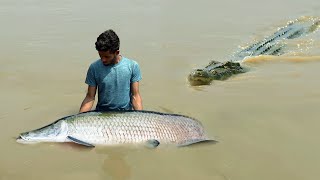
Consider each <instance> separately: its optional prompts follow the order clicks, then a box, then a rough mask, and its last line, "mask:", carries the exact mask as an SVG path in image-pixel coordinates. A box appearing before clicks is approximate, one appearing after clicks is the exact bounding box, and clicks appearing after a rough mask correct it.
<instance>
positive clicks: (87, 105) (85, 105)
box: [79, 86, 97, 113]
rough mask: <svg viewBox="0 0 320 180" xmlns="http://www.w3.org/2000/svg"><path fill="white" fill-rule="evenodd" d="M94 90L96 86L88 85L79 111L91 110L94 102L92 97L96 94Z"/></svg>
mask: <svg viewBox="0 0 320 180" xmlns="http://www.w3.org/2000/svg"><path fill="white" fill-rule="evenodd" d="M96 90H97V87H96V86H88V91H87V95H86V97H85V98H84V100H83V101H82V104H81V106H80V110H79V112H80V113H81V112H86V111H90V110H91V108H92V106H93V103H94V98H95V96H96Z"/></svg>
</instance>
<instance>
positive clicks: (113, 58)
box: [95, 29, 120, 65]
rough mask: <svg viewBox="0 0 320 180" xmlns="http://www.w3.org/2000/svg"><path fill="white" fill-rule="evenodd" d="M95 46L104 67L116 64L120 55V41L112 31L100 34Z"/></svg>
mask: <svg viewBox="0 0 320 180" xmlns="http://www.w3.org/2000/svg"><path fill="white" fill-rule="evenodd" d="M95 45H96V50H97V51H98V53H99V56H100V58H101V61H102V62H103V64H104V65H109V64H115V63H117V58H118V55H119V53H120V51H119V48H120V40H119V37H118V36H117V34H116V33H115V32H114V31H113V30H112V29H109V30H106V31H105V32H103V33H102V34H100V35H99V37H98V38H97V41H96V43H95Z"/></svg>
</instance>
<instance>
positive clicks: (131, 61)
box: [122, 56, 138, 64]
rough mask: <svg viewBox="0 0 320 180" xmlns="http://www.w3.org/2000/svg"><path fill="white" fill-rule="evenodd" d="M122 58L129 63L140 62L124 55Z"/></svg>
mask: <svg viewBox="0 0 320 180" xmlns="http://www.w3.org/2000/svg"><path fill="white" fill-rule="evenodd" d="M122 60H123V61H124V62H125V63H127V64H138V62H137V61H136V60H133V59H129V58H127V57H124V56H122Z"/></svg>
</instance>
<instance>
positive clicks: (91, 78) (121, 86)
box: [80, 29, 142, 112]
mask: <svg viewBox="0 0 320 180" xmlns="http://www.w3.org/2000/svg"><path fill="white" fill-rule="evenodd" d="M95 45H96V50H97V51H98V53H99V56H100V59H99V60H97V61H95V62H93V63H92V64H91V65H90V67H89V69H88V72H87V77H86V81H85V82H86V84H88V91H87V94H86V97H85V98H84V100H83V102H82V104H81V107H80V112H86V111H89V110H91V108H92V106H93V104H94V100H95V95H96V91H97V90H98V103H97V106H96V110H100V111H108V110H131V109H134V110H142V99H141V96H140V93H139V81H140V80H141V73H140V68H139V64H138V63H137V62H136V61H133V60H130V59H128V58H126V57H123V56H122V55H120V51H119V47H120V40H119V37H118V36H117V34H116V33H115V32H114V31H113V30H111V29H109V30H107V31H105V32H103V33H102V34H100V35H99V37H98V38H97V42H96V43H95Z"/></svg>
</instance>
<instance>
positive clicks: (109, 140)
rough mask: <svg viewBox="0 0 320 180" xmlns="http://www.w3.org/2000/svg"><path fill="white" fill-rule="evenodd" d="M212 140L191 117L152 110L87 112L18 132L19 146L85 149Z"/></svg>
mask: <svg viewBox="0 0 320 180" xmlns="http://www.w3.org/2000/svg"><path fill="white" fill-rule="evenodd" d="M203 141H213V140H210V139H208V137H207V136H206V134H205V132H204V128H203V126H202V125H201V123H200V122H199V121H197V120H195V119H193V118H191V117H187V116H184V115H178V114H167V113H160V112H153V111H110V112H101V111H89V112H85V113H80V114H76V115H71V116H67V117H64V118H61V119H59V120H57V121H55V122H53V123H52V124H49V125H47V126H45V127H42V128H39V129H36V130H33V131H29V132H25V133H21V134H20V136H19V137H18V138H17V142H20V143H32V142H74V143H77V144H81V145H84V146H88V147H94V146H95V145H116V144H132V143H143V144H144V143H146V145H148V146H151V147H157V146H158V145H159V144H160V143H164V144H175V145H177V146H186V145H190V144H193V143H198V142H203Z"/></svg>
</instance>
